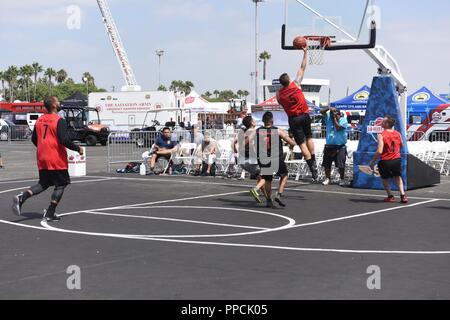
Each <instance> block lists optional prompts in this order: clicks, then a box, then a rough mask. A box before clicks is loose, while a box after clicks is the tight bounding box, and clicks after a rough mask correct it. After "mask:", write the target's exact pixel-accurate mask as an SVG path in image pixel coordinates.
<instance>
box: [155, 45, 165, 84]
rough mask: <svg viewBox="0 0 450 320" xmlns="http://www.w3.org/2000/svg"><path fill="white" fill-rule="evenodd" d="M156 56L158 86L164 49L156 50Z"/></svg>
mask: <svg viewBox="0 0 450 320" xmlns="http://www.w3.org/2000/svg"><path fill="white" fill-rule="evenodd" d="M156 55H157V56H158V88H159V87H161V58H162V56H163V55H164V50H160V49H158V50H156Z"/></svg>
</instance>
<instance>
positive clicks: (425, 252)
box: [41, 221, 450, 255]
mask: <svg viewBox="0 0 450 320" xmlns="http://www.w3.org/2000/svg"><path fill="white" fill-rule="evenodd" d="M41 224H42V226H44V227H45V228H46V229H47V230H50V231H54V232H63V233H72V234H82V235H89V236H99V237H112V238H121V239H131V240H145V241H162V242H172V243H183V244H199V245H214V246H223V247H243V248H259V249H274V250H289V251H303V252H320V253H322V252H327V253H330V252H331V253H355V254H409V255H444V254H445V255H447V254H450V251H409V250H408V251H406V250H353V249H326V248H301V247H285V246H271V245H259V244H248V243H225V242H211V241H193V240H178V239H165V238H149V237H139V236H126V235H117V234H106V233H103V234H95V233H90V232H80V231H72V230H64V229H58V228H54V227H52V226H50V225H49V224H48V223H47V222H45V221H42V222H41ZM45 228H42V229H45Z"/></svg>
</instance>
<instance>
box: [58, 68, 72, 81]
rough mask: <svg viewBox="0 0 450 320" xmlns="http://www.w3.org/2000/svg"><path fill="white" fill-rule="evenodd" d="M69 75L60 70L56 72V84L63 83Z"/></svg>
mask: <svg viewBox="0 0 450 320" xmlns="http://www.w3.org/2000/svg"><path fill="white" fill-rule="evenodd" d="M68 76H69V75H68V74H67V72H66V70H64V69H61V70H59V71H58V72H56V82H58V83H59V84H61V83H63V82H64V81H66V79H67V77H68Z"/></svg>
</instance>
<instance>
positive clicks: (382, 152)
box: [370, 116, 408, 203]
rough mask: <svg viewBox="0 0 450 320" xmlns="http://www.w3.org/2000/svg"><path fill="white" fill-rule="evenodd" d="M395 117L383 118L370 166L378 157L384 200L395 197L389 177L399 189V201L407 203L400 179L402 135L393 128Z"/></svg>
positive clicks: (387, 200) (389, 200)
mask: <svg viewBox="0 0 450 320" xmlns="http://www.w3.org/2000/svg"><path fill="white" fill-rule="evenodd" d="M394 125H395V119H394V118H392V117H390V116H386V117H385V118H384V120H383V124H382V127H383V129H384V131H383V133H381V134H379V135H378V149H377V152H376V153H375V155H374V157H373V159H372V161H371V162H370V167H371V168H373V167H374V165H375V162H376V161H377V160H378V159H379V158H380V159H381V160H380V162H378V170H379V171H380V175H381V178H382V179H383V185H384V189H385V190H386V192H387V194H388V197H387V198H386V199H385V202H395V197H394V195H393V194H392V190H391V186H390V183H389V179H392V178H393V179H394V180H395V183H396V184H397V186H398V189H399V191H400V197H401V200H400V202H401V203H408V197H407V196H406V194H405V188H404V186H403V180H402V161H401V153H400V150H401V148H402V146H403V141H402V136H401V135H400V133H399V132H398V131H396V130H394Z"/></svg>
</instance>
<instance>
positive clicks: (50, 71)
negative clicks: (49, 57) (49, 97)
mask: <svg viewBox="0 0 450 320" xmlns="http://www.w3.org/2000/svg"><path fill="white" fill-rule="evenodd" d="M44 76H46V77H47V78H48V89H49V91H50V94H52V91H53V90H52V85H53V82H52V77H56V71H55V70H54V69H53V68H47V69H46V70H45V72H44Z"/></svg>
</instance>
